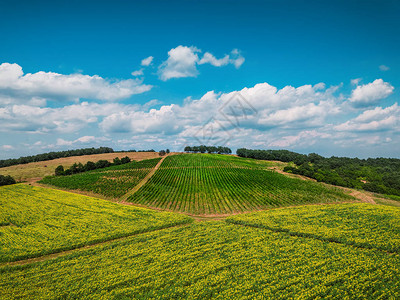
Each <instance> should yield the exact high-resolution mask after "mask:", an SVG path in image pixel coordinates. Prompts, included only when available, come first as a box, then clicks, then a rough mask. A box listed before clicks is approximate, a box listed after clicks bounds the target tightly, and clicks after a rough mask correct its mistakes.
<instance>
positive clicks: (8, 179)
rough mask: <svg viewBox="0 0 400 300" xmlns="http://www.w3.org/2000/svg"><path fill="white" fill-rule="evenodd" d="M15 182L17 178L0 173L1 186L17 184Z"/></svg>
mask: <svg viewBox="0 0 400 300" xmlns="http://www.w3.org/2000/svg"><path fill="white" fill-rule="evenodd" d="M15 183H16V182H15V179H14V178H12V177H11V176H10V175H0V186H2V185H9V184H15Z"/></svg>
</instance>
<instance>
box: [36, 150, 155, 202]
mask: <svg viewBox="0 0 400 300" xmlns="http://www.w3.org/2000/svg"><path fill="white" fill-rule="evenodd" d="M159 160H160V158H154V159H147V160H142V161H139V162H130V163H126V164H122V165H116V166H111V167H108V168H103V169H97V170H93V171H89V172H85V173H78V174H74V175H68V176H51V177H45V178H43V179H42V180H41V181H39V182H40V183H43V184H49V185H53V186H56V187H61V188H66V189H71V190H82V191H88V192H93V193H96V194H99V195H103V196H106V197H110V198H119V197H121V196H123V195H124V194H126V193H127V192H128V191H129V190H130V189H132V188H133V187H135V186H136V185H137V184H138V183H139V182H140V181H141V180H142V179H143V178H145V177H146V175H147V174H148V173H149V172H150V171H151V169H152V168H154V167H155V165H156V164H157V163H158V161H159Z"/></svg>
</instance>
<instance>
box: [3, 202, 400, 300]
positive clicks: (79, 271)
mask: <svg viewBox="0 0 400 300" xmlns="http://www.w3.org/2000/svg"><path fill="white" fill-rule="evenodd" d="M309 207H310V208H311V206H307V207H305V208H304V210H307V209H308V208H309ZM334 207H335V208H332V215H333V214H334V213H333V211H335V210H336V209H339V208H340V207H341V206H334ZM346 207H348V206H346ZM358 209H359V207H358V206H355V211H357V210H358ZM280 210H281V209H277V210H273V211H280ZM285 210H286V209H285ZM287 211H290V210H289V209H287ZM364 212H365V213H366V214H368V215H369V216H373V215H374V213H373V210H370V211H368V209H366V210H364ZM386 213H389V215H388V216H389V217H390V218H391V217H392V216H393V214H397V216H398V215H399V211H398V210H397V213H396V212H395V210H393V211H387V212H386ZM310 214H314V215H315V212H313V210H311V213H310ZM321 214H322V215H323V213H321ZM384 214H385V212H382V216H383V215H384ZM357 216H358V215H356V216H355V217H354V218H352V219H351V217H350V216H348V217H347V218H346V219H344V220H343V223H348V222H350V223H352V224H356V223H357ZM350 219H351V220H350ZM341 220H342V217H341V213H338V216H337V218H335V217H334V220H333V222H334V223H335V224H336V225H338V226H339V227H340V226H341V223H342V221H341ZM362 225H363V227H365V228H369V231H368V232H367V233H366V234H365V239H366V240H369V239H373V238H374V237H376V236H377V235H378V234H379V229H378V228H376V226H375V223H374V221H373V222H371V223H369V222H368V218H366V217H365V218H364V219H363V224H362ZM374 228H375V229H374ZM360 234H361V230H360ZM66 274H68V275H66ZM0 290H1V291H2V298H3V299H14V298H24V299H32V298H41V299H55V298H57V299H60V298H63V299H64V298H69V299H83V298H85V299H184V298H185V299H186V298H188V299H270V298H273V299H399V298H400V256H399V254H388V253H386V252H385V251H379V250H377V249H364V248H357V247H353V246H349V245H347V244H341V243H331V242H328V241H322V240H319V239H314V238H310V237H301V236H293V235H290V234H289V233H287V232H276V231H271V230H268V229H264V228H254V227H249V226H242V225H236V224H230V223H227V222H224V221H218V222H215V221H214V222H201V223H193V224H190V225H188V226H183V227H178V228H168V229H164V230H160V231H154V232H148V233H143V234H141V235H138V236H132V237H129V238H127V239H124V240H122V241H118V242H112V243H109V244H105V245H99V246H96V247H94V248H91V249H88V250H85V249H84V250H81V251H79V252H76V253H74V254H70V255H67V256H64V257H59V258H57V259H55V260H52V261H47V262H41V263H36V264H32V265H29V266H23V267H17V266H15V267H2V268H1V267H0Z"/></svg>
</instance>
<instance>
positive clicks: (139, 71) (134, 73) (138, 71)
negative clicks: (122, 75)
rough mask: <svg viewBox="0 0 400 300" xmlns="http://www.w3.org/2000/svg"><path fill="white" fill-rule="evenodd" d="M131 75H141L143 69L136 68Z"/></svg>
mask: <svg viewBox="0 0 400 300" xmlns="http://www.w3.org/2000/svg"><path fill="white" fill-rule="evenodd" d="M131 74H132V76H142V75H143V69H140V70H137V71H133V72H132V73H131Z"/></svg>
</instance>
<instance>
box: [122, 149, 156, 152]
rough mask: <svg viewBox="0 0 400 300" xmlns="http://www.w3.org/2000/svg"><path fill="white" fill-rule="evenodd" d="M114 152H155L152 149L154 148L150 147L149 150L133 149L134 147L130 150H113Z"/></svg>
mask: <svg viewBox="0 0 400 300" xmlns="http://www.w3.org/2000/svg"><path fill="white" fill-rule="evenodd" d="M114 152H121V153H123V152H156V150H154V149H150V150H135V149H132V150H121V151H114Z"/></svg>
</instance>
